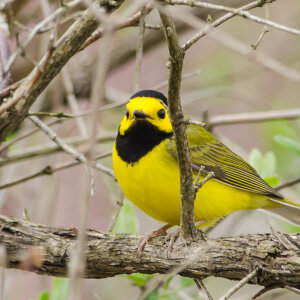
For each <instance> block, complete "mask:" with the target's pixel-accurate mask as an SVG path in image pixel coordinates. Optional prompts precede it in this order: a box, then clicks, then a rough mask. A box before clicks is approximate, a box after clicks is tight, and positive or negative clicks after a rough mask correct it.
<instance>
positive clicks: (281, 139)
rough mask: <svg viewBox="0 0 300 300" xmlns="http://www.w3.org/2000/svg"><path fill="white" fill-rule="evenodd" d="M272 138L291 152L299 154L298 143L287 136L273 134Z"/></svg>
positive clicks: (299, 146)
mask: <svg viewBox="0 0 300 300" xmlns="http://www.w3.org/2000/svg"><path fill="white" fill-rule="evenodd" d="M274 140H275V141H276V142H277V143H278V144H280V145H282V146H284V147H285V148H287V149H289V150H291V151H292V152H294V153H296V154H297V155H299V156H300V144H299V143H298V142H296V141H294V140H292V139H290V138H288V137H285V136H282V135H280V134H278V135H275V136H274Z"/></svg>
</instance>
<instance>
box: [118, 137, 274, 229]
mask: <svg viewBox="0 0 300 300" xmlns="http://www.w3.org/2000/svg"><path fill="white" fill-rule="evenodd" d="M113 169H114V172H115V175H116V178H117V180H118V183H119V184H120V186H121V189H122V190H123V192H124V194H125V196H126V197H127V198H128V199H129V200H131V201H132V202H133V203H134V204H135V205H136V206H138V207H139V208H140V209H141V210H143V211H144V212H145V213H146V214H148V215H150V216H151V217H153V218H155V219H157V220H158V221H161V222H164V223H169V224H172V225H179V224H180V207H181V200H180V177H179V169H178V162H177V161H176V160H175V159H174V158H173V157H172V156H171V155H170V154H169V153H168V151H167V150H166V147H165V144H164V142H162V143H161V144H159V145H158V146H156V147H154V148H153V149H152V150H151V151H150V152H148V153H147V155H145V156H143V157H142V158H141V159H140V160H139V161H138V162H136V163H134V164H128V163H126V162H124V161H123V160H122V159H121V158H120V157H119V155H118V153H117V150H116V146H114V149H113ZM196 175H197V174H195V176H196ZM267 204H268V200H267V199H266V197H265V196H262V195H257V194H253V193H249V192H245V191H242V190H238V189H236V188H233V187H231V186H228V185H225V184H223V183H220V182H218V181H216V180H210V181H208V182H207V183H206V184H205V185H204V186H203V187H202V188H201V189H200V190H199V191H198V193H197V197H196V200H195V221H203V220H205V221H207V222H206V223H207V224H211V223H213V222H214V221H216V220H217V219H219V218H221V217H224V216H226V215H228V214H229V213H231V212H233V211H236V210H243V209H255V208H258V207H264V206H266V205H267Z"/></svg>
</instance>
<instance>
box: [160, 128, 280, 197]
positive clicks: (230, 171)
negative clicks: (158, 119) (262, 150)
mask: <svg viewBox="0 0 300 300" xmlns="http://www.w3.org/2000/svg"><path fill="white" fill-rule="evenodd" d="M187 136H188V142H189V147H190V151H191V159H192V167H193V169H194V170H195V171H198V170H199V168H200V167H201V166H204V167H205V169H204V172H206V173H208V172H210V171H213V172H214V174H215V177H214V178H215V179H216V180H218V181H221V182H222V183H225V184H228V185H231V186H233V187H235V188H238V189H241V190H245V191H248V192H252V193H257V194H263V195H268V196H273V197H276V198H283V197H282V195H281V194H279V193H278V192H277V191H275V190H274V189H273V188H272V187H270V186H269V185H268V184H267V183H266V182H265V181H264V180H263V179H262V178H261V177H260V176H259V175H258V174H257V172H256V171H255V169H254V168H252V167H251V166H250V165H249V164H248V163H247V162H245V161H244V160H243V159H242V158H241V157H240V156H238V155H237V154H235V153H234V152H232V151H231V150H230V149H229V148H228V147H226V146H225V145H224V144H222V143H220V142H219V141H217V140H216V139H215V138H214V136H213V135H212V134H211V133H209V132H208V131H207V130H206V129H205V128H204V127H202V126H197V125H189V126H187ZM166 147H167V150H168V152H169V153H170V154H171V155H172V156H173V157H174V158H176V159H177V152H176V145H175V140H174V138H172V139H170V140H168V141H167V142H166Z"/></svg>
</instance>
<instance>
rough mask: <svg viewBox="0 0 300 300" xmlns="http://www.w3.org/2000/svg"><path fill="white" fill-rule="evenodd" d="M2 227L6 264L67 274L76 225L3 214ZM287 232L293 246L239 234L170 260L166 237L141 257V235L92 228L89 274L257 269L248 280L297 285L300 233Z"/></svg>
mask: <svg viewBox="0 0 300 300" xmlns="http://www.w3.org/2000/svg"><path fill="white" fill-rule="evenodd" d="M0 227H1V232H0V245H1V246H3V247H5V248H6V251H7V267H8V268H19V269H22V268H23V269H24V268H25V267H24V266H27V268H26V269H29V271H33V272H36V273H38V274H46V275H51V276H67V270H68V266H67V264H68V261H69V258H70V253H71V251H72V249H73V247H74V245H75V239H76V233H77V230H75V229H66V228H53V227H45V226H42V225H38V224H33V223H30V222H27V221H23V220H17V219H13V218H9V217H4V216H0ZM285 237H286V238H287V240H288V241H290V243H291V247H290V249H287V248H286V246H283V245H282V244H281V243H280V241H279V240H278V239H277V238H276V236H274V235H272V234H255V235H241V236H237V237H227V238H219V239H216V240H208V241H207V242H203V241H201V242H198V243H196V242H195V243H192V244H191V245H189V246H186V245H177V247H175V249H173V250H172V252H171V254H170V255H171V259H167V257H166V253H165V252H166V249H167V246H168V242H167V241H166V240H165V238H164V237H158V238H153V239H151V241H149V243H147V245H146V246H145V248H144V250H143V253H142V255H141V257H139V256H138V255H137V247H138V244H139V242H138V241H139V239H140V238H141V236H139V235H128V234H109V233H103V232H97V231H94V230H89V231H88V233H87V248H86V249H87V253H86V254H87V269H86V273H85V277H89V278H105V277H110V276H115V275H118V274H124V273H127V274H131V273H135V272H142V273H147V274H153V273H168V272H172V270H173V269H174V268H177V270H178V269H179V270H181V271H180V274H182V275H184V276H188V277H201V278H204V277H208V276H217V277H223V278H228V279H233V280H240V279H242V278H244V277H245V276H246V275H248V274H249V273H250V272H252V271H253V270H254V269H255V268H257V270H258V272H257V276H255V277H254V278H253V279H251V281H250V283H253V284H260V285H263V286H270V285H275V286H281V287H284V286H290V287H294V288H299V287H300V261H299V254H300V250H299V249H300V234H286V235H285ZM295 249H298V250H295ZM31 251H34V253H35V254H37V253H39V254H40V259H35V260H31V261H30V259H29V258H30V257H32V256H30V255H29V254H30V252H31ZM37 256H38V255H35V257H37ZM29 266H30V268H29ZM181 266H182V268H181Z"/></svg>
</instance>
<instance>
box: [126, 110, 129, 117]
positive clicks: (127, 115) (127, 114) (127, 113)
mask: <svg viewBox="0 0 300 300" xmlns="http://www.w3.org/2000/svg"><path fill="white" fill-rule="evenodd" d="M126 118H127V119H128V118H129V111H128V110H127V112H126Z"/></svg>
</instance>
